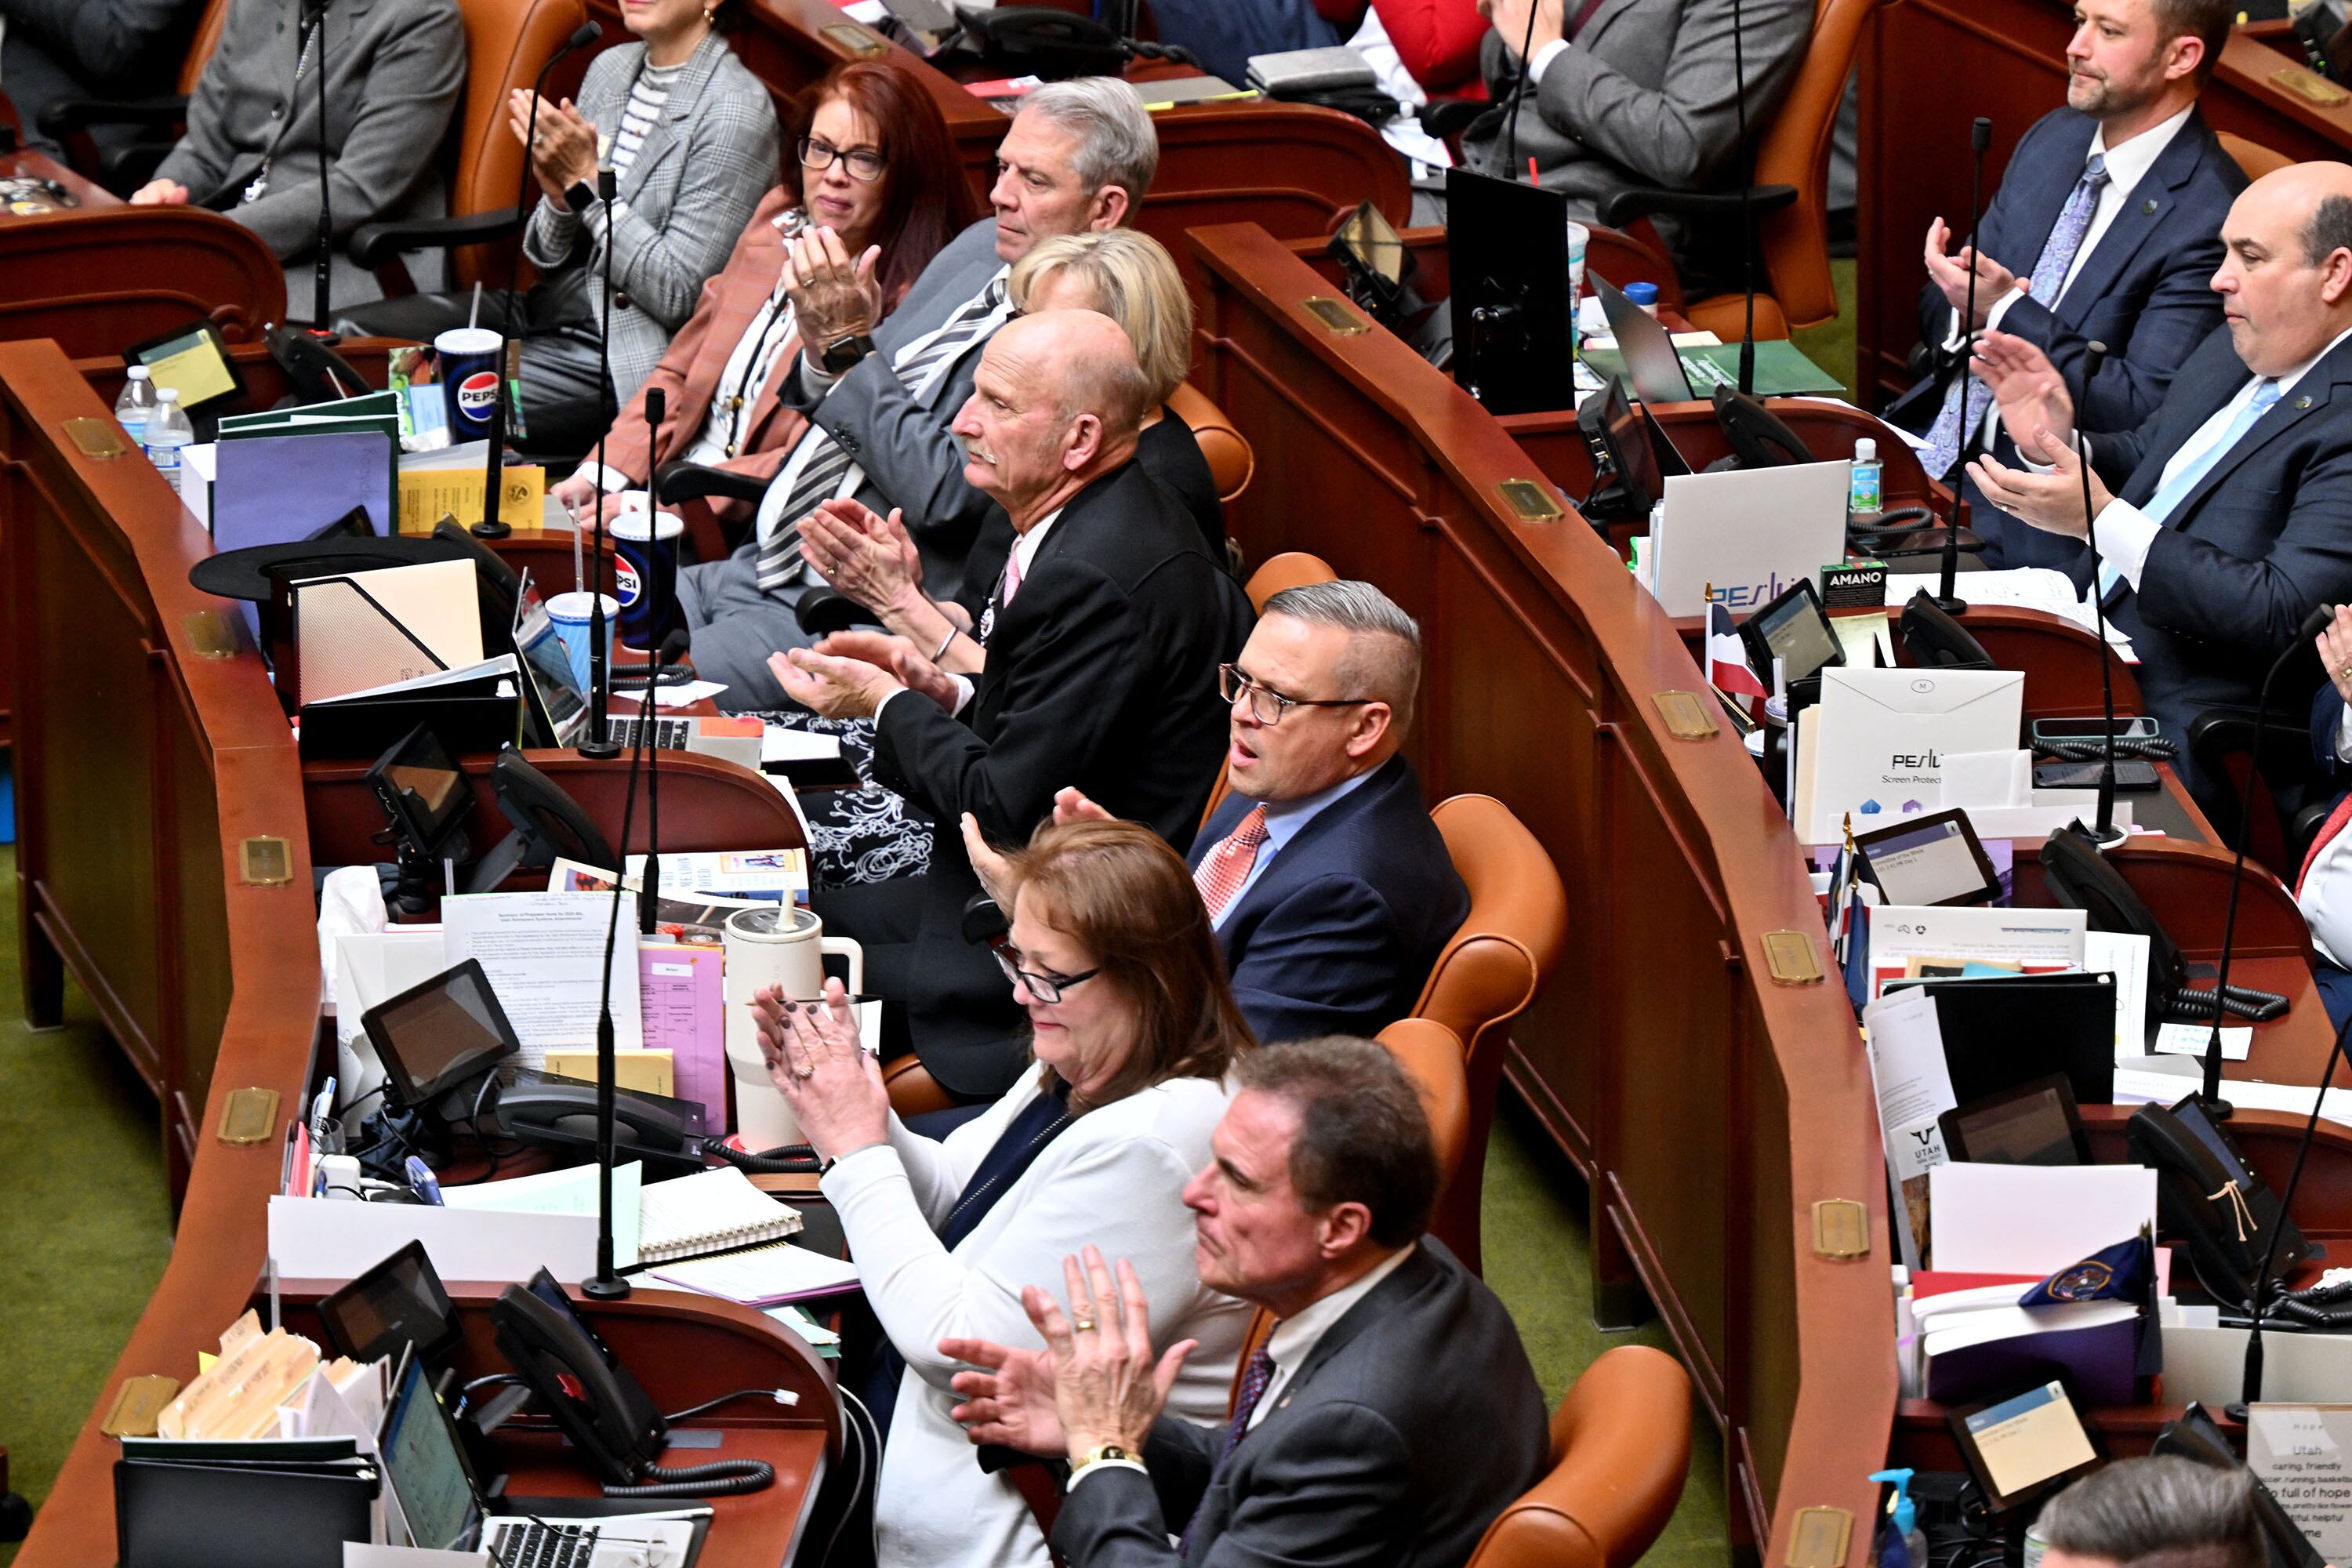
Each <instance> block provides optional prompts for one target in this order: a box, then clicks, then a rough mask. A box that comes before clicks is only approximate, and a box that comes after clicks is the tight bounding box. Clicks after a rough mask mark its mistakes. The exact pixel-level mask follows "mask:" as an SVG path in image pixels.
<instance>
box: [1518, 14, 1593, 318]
mask: <svg viewBox="0 0 2352 1568" xmlns="http://www.w3.org/2000/svg"><path fill="white" fill-rule="evenodd" d="M1541 4H1542V0H1529V3H1528V28H1527V31H1526V32H1525V33H1523V34H1521V35H1520V37H1519V79H1518V80H1517V81H1516V82H1513V83H1512V84H1511V108H1510V112H1509V113H1507V114H1506V115H1504V116H1503V178H1505V179H1507V180H1516V179H1517V178H1518V177H1519V102H1520V100H1522V99H1524V98H1526V97H1527V95H1528V83H1529V82H1530V81H1533V80H1534V79H1535V74H1536V62H1535V61H1533V60H1531V59H1529V58H1528V50H1529V49H1531V48H1533V47H1535V42H1536V10H1537V7H1538V5H1541ZM1528 184H1531V185H1532V184H1538V181H1537V179H1536V177H1535V173H1534V171H1533V170H1530V171H1528ZM1569 303H1570V308H1571V309H1573V308H1574V305H1575V301H1574V300H1570V302H1569Z"/></svg>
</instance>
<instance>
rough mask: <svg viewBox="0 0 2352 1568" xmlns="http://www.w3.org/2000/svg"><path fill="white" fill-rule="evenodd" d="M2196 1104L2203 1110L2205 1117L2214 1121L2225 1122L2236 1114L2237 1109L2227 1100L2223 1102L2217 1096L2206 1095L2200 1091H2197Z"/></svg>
mask: <svg viewBox="0 0 2352 1568" xmlns="http://www.w3.org/2000/svg"><path fill="white" fill-rule="evenodd" d="M2197 1103H2198V1105H2199V1106H2200V1108H2201V1109H2202V1110H2204V1112H2205V1114H2206V1115H2208V1116H2210V1117H2211V1118H2212V1119H2213V1120H2214V1121H2229V1120H2230V1118H2231V1117H2232V1116H2235V1115H2236V1114H2237V1113H2238V1108H2237V1107H2236V1106H2234V1105H2231V1103H2230V1102H2229V1101H2228V1100H2223V1099H2222V1098H2221V1096H2220V1095H2218V1094H2207V1093H2206V1092H2205V1091H2204V1090H2202V1089H2200V1090H2198V1093H2197Z"/></svg>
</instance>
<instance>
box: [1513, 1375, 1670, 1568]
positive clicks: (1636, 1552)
mask: <svg viewBox="0 0 2352 1568" xmlns="http://www.w3.org/2000/svg"><path fill="white" fill-rule="evenodd" d="M1690 1397H1691V1383H1690V1374H1689V1373H1686V1372H1685V1371H1684V1370H1683V1367H1682V1363H1680V1362H1678V1361H1676V1360H1675V1358H1674V1357H1672V1356H1670V1355H1668V1354H1666V1353H1665V1352H1664V1351H1657V1350H1652V1349H1651V1348H1650V1347H1649V1346H1647V1345H1619V1346H1618V1347H1617V1348H1616V1349H1615V1350H1612V1351H1607V1352H1602V1354H1601V1356H1600V1357H1599V1358H1598V1359H1596V1360H1595V1361H1594V1362H1593V1363H1592V1364H1591V1366H1588V1367H1586V1368H1585V1369H1584V1375H1583V1376H1581V1377H1580V1378H1578V1379H1577V1380H1576V1385H1575V1386H1574V1387H1572V1388H1570V1390H1569V1391H1568V1394H1567V1396H1566V1397H1565V1398H1563V1399H1561V1401H1560V1402H1559V1409H1558V1410H1556V1411H1554V1412H1553V1413H1552V1418H1551V1473H1550V1474H1549V1475H1548V1476H1546V1477H1544V1479H1542V1480H1540V1481H1538V1482H1537V1483H1536V1484H1535V1486H1534V1487H1533V1488H1532V1489H1529V1490H1528V1492H1527V1494H1526V1495H1525V1496H1523V1497H1521V1498H1520V1499H1519V1500H1518V1501H1517V1502H1515V1503H1513V1504H1512V1505H1511V1506H1510V1507H1508V1508H1507V1509H1505V1510H1503V1512H1502V1516H1501V1517H1500V1518H1498V1519H1496V1521H1495V1522H1494V1523H1493V1524H1491V1525H1488V1526H1487V1527H1486V1536H1485V1538H1484V1539H1482V1540H1481V1541H1480V1542H1478V1549H1477V1550H1476V1551H1475V1552H1472V1553H1471V1554H1470V1562H1469V1563H1468V1564H1467V1568H1633V1564H1634V1563H1637V1562H1639V1561H1640V1560H1641V1556H1642V1553H1643V1552H1647V1551H1648V1550H1649V1549H1650V1545H1651V1543H1652V1542H1654V1541H1656V1540H1657V1538H1658V1532H1659V1531H1662V1530H1664V1529H1665V1527H1666V1521H1668V1520H1669V1519H1671V1518H1673V1517H1674V1511H1675V1500H1676V1499H1677V1498H1679V1497H1681V1496H1682V1490H1683V1478H1684V1477H1685V1476H1686V1475H1687V1474H1689V1472H1690V1420H1691V1416H1690Z"/></svg>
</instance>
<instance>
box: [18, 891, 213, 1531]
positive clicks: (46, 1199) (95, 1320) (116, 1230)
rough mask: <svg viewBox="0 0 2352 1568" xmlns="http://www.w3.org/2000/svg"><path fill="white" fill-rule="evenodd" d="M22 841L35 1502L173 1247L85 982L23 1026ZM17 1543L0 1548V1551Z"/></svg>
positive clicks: (142, 1141)
mask: <svg viewBox="0 0 2352 1568" xmlns="http://www.w3.org/2000/svg"><path fill="white" fill-rule="evenodd" d="M0 883H5V888H6V892H7V896H6V897H5V899H0V1086H5V1093H0V1193H5V1194H7V1199H6V1201H5V1203H0V1258H7V1259H8V1260H9V1267H8V1268H6V1269H5V1270H0V1445H5V1447H7V1449H8V1460H9V1477H8V1484H9V1486H10V1487H12V1488H13V1489H16V1491H19V1492H21V1493H23V1494H24V1495H25V1496H26V1497H27V1498H29V1499H31V1500H33V1501H34V1502H35V1503H36V1504H38V1503H39V1501H40V1499H41V1497H42V1494H43V1493H45V1492H46V1491H47V1489H48V1487H49V1482H50V1481H51V1479H54V1478H55V1476H56V1475H57V1471H58V1466H59V1465H60V1464H62V1463H63V1462H64V1460H65V1456H66V1450H67V1449H68V1447H71V1446H72V1444H73V1439H74V1434H75V1433H76V1432H78V1431H79V1430H80V1429H81V1423H82V1418H83V1417H84V1416H85V1415H89V1407H90V1406H91V1405H93V1404H95V1403H96V1402H97V1399H98V1396H99V1393H100V1389H101V1388H102V1387H103V1386H104V1384H105V1382H106V1378H107V1374H108V1373H109V1372H110V1371H111V1370H112V1368H113V1366H114V1358H115V1356H116V1355H117V1354H119V1353H120V1352H121V1349H122V1342H123V1341H125V1340H126V1339H128V1338H129V1337H130V1335H131V1325H132V1324H133V1323H135V1322H136V1321H138V1319H139V1312H140V1309H141V1308H142V1306H144V1305H145V1304H146V1300H147V1298H148V1296H149V1295H150V1294H151V1293H152V1291H153V1290H154V1289H155V1282H156V1281H157V1280H158V1279H161V1278H162V1277H163V1264H164V1262H165V1260H166V1259H167V1258H169V1257H170V1255H171V1249H172V1235H171V1210H170V1205H168V1204H167V1203H166V1202H165V1201H164V1197H163V1142H162V1135H161V1133H160V1131H158V1125H157V1124H158V1116H157V1111H156V1106H155V1100H154V1097H153V1096H152V1095H150V1094H149V1093H148V1092H147V1089H146V1087H145V1086H144V1085H143V1084H142V1083H141V1082H140V1081H139V1079H138V1076H137V1075H136V1074H134V1073H133V1072H132V1071H131V1066H130V1063H129V1061H128V1060H127V1059H126V1058H124V1057H123V1055H122V1053H121V1051H120V1050H118V1049H117V1048H116V1047H115V1045H114V1042H113V1040H112V1038H111V1037H110V1036H109V1035H108V1034H107V1032H106V1031H105V1030H104V1029H103V1028H101V1027H100V1026H99V1024H98V1021H97V1019H96V1017H95V1016H93V1015H92V1013H91V1011H90V1007H89V1003H88V1002H87V1001H86V1000H84V999H83V997H82V995H81V994H80V993H79V991H76V990H74V989H72V988H71V987H68V989H67V992H66V1026H65V1027H64V1028H62V1029H56V1030H51V1031H48V1032H46V1033H40V1034H36V1033H35V1032H34V1031H32V1030H30V1029H28V1028H26V1026H25V1007H24V986H23V984H22V982H21V979H20V977H19V976H18V974H17V973H16V849H15V848H14V847H5V848H0ZM15 1557H16V1548H15V1547H13V1546H0V1565H5V1564H6V1563H9V1562H11V1561H13V1560H14V1559H15Z"/></svg>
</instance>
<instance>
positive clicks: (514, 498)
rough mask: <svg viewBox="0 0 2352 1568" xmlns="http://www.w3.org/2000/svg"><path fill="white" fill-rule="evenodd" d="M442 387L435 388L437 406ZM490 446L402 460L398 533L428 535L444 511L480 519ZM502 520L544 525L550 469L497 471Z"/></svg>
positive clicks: (513, 524) (521, 466) (470, 520)
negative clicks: (483, 477) (542, 512)
mask: <svg viewBox="0 0 2352 1568" xmlns="http://www.w3.org/2000/svg"><path fill="white" fill-rule="evenodd" d="M439 398H440V389H439V388H438V387H436V388H434V389H433V400H434V401H436V402H438V401H439ZM489 450H490V444H489V443H488V442H487V441H469V442H467V443H466V444H465V445H464V446H462V447H441V448H439V449H438V450H435V451H428V452H411V453H408V454H406V455H405V456H404V457H403V458H401V459H400V531H401V532H403V533H430V532H432V531H433V525H434V524H435V523H437V522H439V521H441V517H442V514H443V513H445V512H446V513H449V514H451V515H453V516H455V517H456V518H457V521H459V522H462V523H466V524H468V525H471V524H473V523H475V522H478V521H480V520H481V516H482V471H483V469H484V468H486V467H487V466H488V462H489ZM499 481H500V487H501V488H500V489H499V521H502V522H504V523H506V524H508V525H509V527H513V528H536V527H538V526H539V525H540V519H541V503H542V499H543V498H544V496H545V495H546V492H547V470H546V468H542V467H541V466H540V465H539V464H536V463H527V464H517V465H510V466H509V467H507V468H503V469H501V470H500V471H499Z"/></svg>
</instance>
